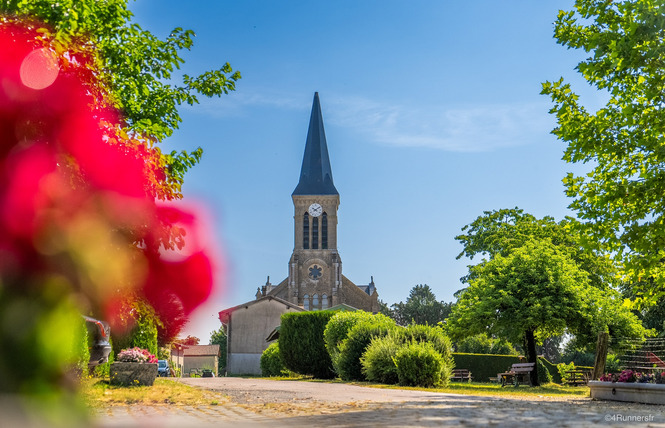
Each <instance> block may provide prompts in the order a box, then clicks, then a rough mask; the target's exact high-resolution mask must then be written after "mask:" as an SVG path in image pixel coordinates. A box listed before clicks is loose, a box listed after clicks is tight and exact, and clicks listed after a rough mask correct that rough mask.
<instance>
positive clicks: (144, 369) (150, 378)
mask: <svg viewBox="0 0 665 428" xmlns="http://www.w3.org/2000/svg"><path fill="white" fill-rule="evenodd" d="M110 377H111V385H120V386H152V384H153V383H155V378H156V377H157V363H123V362H117V363H112V364H111V370H110Z"/></svg>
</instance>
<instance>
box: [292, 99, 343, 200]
mask: <svg viewBox="0 0 665 428" xmlns="http://www.w3.org/2000/svg"><path fill="white" fill-rule="evenodd" d="M293 194H294V195H339V193H338V192H337V189H336V188H335V184H334V183H333V177H332V168H330V159H329V158H328V144H327V143H326V133H325V131H324V129H323V116H322V115H321V104H320V103H319V93H318V92H316V93H314V102H313V104H312V115H311V116H310V118H309V130H308V131H307V142H306V143H305V155H304V156H303V159H302V168H301V169H300V181H299V182H298V186H296V190H294V191H293Z"/></svg>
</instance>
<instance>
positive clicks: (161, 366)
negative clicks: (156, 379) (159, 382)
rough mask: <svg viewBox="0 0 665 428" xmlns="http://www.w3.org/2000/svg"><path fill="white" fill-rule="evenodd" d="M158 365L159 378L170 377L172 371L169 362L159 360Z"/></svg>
mask: <svg viewBox="0 0 665 428" xmlns="http://www.w3.org/2000/svg"><path fill="white" fill-rule="evenodd" d="M157 364H158V366H157V374H158V375H159V376H163V377H168V375H169V372H170V371H171V370H170V369H169V362H168V361H166V360H158V361H157Z"/></svg>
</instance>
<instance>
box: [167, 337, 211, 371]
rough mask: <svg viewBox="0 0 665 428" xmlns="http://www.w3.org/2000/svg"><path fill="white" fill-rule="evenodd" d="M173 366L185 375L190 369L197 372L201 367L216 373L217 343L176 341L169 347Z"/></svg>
mask: <svg viewBox="0 0 665 428" xmlns="http://www.w3.org/2000/svg"><path fill="white" fill-rule="evenodd" d="M171 361H172V363H173V366H174V367H176V368H178V369H180V375H181V376H184V377H187V376H189V374H190V372H191V371H192V370H197V371H198V372H199V373H200V372H201V370H203V369H209V370H212V371H213V373H215V376H217V375H218V373H217V367H218V364H219V345H182V344H179V343H176V344H174V345H173V347H172V348H171Z"/></svg>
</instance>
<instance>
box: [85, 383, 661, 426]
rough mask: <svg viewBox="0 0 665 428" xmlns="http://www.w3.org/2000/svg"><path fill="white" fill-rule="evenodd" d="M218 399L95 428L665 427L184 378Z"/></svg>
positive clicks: (616, 410)
mask: <svg viewBox="0 0 665 428" xmlns="http://www.w3.org/2000/svg"><path fill="white" fill-rule="evenodd" d="M181 381H182V382H183V383H186V384H188V385H193V386H197V387H201V388H206V389H209V390H211V391H215V392H218V393H220V394H223V395H224V397H226V398H225V399H223V401H221V402H220V404H219V405H217V406H206V407H199V408H193V407H189V408H188V407H175V406H154V407H147V406H140V407H111V408H108V409H104V410H103V411H102V412H101V414H100V415H99V418H98V421H99V427H101V428H105V427H118V426H123V427H124V426H140V427H142V428H146V427H153V426H155V427H160V428H163V427H164V428H165V427H179V428H181V427H190V426H191V427H194V426H196V427H207V426H211V427H212V426H215V427H231V426H233V427H238V426H247V427H254V426H256V427H266V426H269V427H272V428H277V427H301V426H308V427H356V426H363V427H405V426H414V427H429V426H449V425H453V426H501V427H504V426H507V427H513V426H514V427H524V426H528V427H545V426H547V427H559V426H561V427H591V426H629V427H647V426H659V427H665V406H652V405H640V404H628V403H615V402H603V401H594V400H591V399H589V398H580V399H567V400H561V399H559V400H555V399H549V398H545V397H540V398H538V397H536V398H535V399H533V398H532V399H519V398H515V399H512V398H511V399H508V398H498V397H479V396H467V395H457V394H442V393H435V392H424V391H409V390H399V389H376V388H369V387H360V386H354V385H345V384H330V383H318V382H297V381H271V380H264V379H242V378H212V379H210V378H207V379H203V378H198V379H182V380H181Z"/></svg>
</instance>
